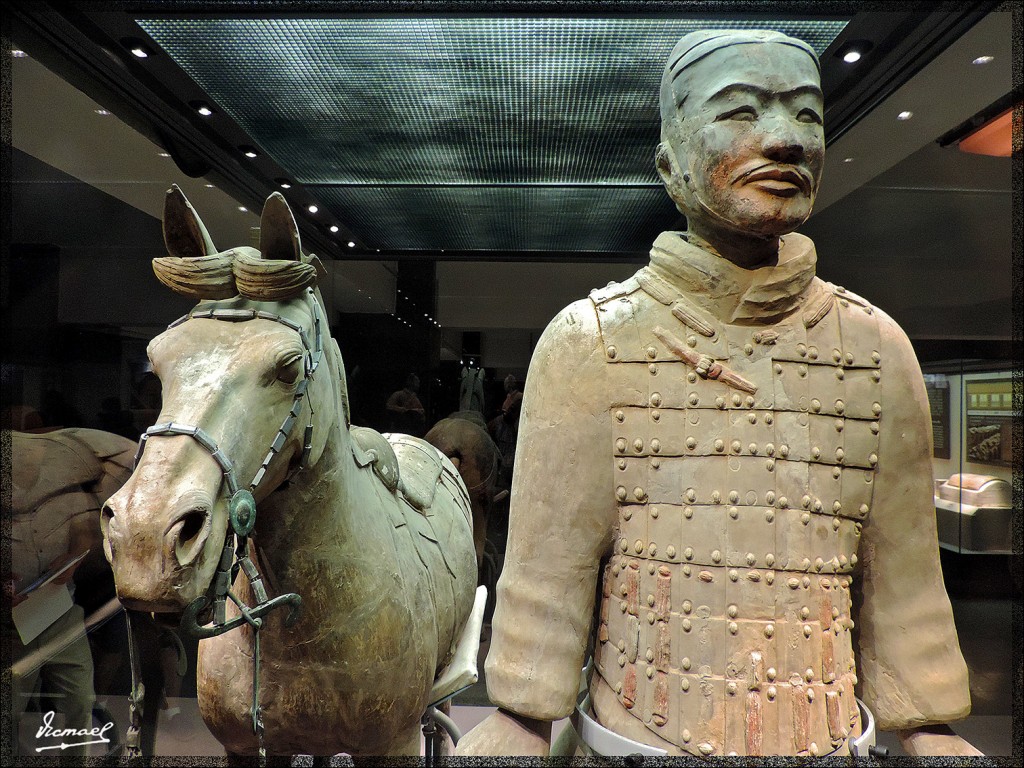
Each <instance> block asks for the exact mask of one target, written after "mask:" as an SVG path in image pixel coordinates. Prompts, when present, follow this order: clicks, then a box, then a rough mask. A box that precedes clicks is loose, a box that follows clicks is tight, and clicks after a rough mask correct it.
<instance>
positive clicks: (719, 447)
mask: <svg viewBox="0 0 1024 768" xmlns="http://www.w3.org/2000/svg"><path fill="white" fill-rule="evenodd" d="M715 450H716V451H717V452H718V453H721V452H722V451H724V450H725V441H724V440H715Z"/></svg>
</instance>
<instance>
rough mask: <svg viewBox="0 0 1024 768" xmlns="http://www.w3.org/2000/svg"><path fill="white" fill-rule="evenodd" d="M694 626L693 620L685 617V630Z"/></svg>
mask: <svg viewBox="0 0 1024 768" xmlns="http://www.w3.org/2000/svg"><path fill="white" fill-rule="evenodd" d="M692 628H693V622H691V621H690V620H689V619H683V632H689V631H690V630H691V629H692Z"/></svg>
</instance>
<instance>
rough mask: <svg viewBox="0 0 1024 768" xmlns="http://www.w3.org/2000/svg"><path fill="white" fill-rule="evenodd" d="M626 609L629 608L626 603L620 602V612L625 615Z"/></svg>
mask: <svg viewBox="0 0 1024 768" xmlns="http://www.w3.org/2000/svg"><path fill="white" fill-rule="evenodd" d="M626 607H627V606H626V601H625V600H620V601H619V610H620V611H622V612H623V613H625V612H626Z"/></svg>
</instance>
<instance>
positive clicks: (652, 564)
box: [647, 563, 657, 576]
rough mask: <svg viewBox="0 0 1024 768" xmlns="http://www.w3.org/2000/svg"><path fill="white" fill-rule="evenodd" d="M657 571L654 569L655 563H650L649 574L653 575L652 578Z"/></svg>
mask: <svg viewBox="0 0 1024 768" xmlns="http://www.w3.org/2000/svg"><path fill="white" fill-rule="evenodd" d="M655 570H657V569H656V568H655V567H654V563H648V564H647V572H648V573H649V574H651V576H653V575H654V572H655Z"/></svg>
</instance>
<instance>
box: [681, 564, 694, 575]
mask: <svg viewBox="0 0 1024 768" xmlns="http://www.w3.org/2000/svg"><path fill="white" fill-rule="evenodd" d="M690 573H692V571H691V570H690V566H688V565H684V566H683V576H689V575H690Z"/></svg>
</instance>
